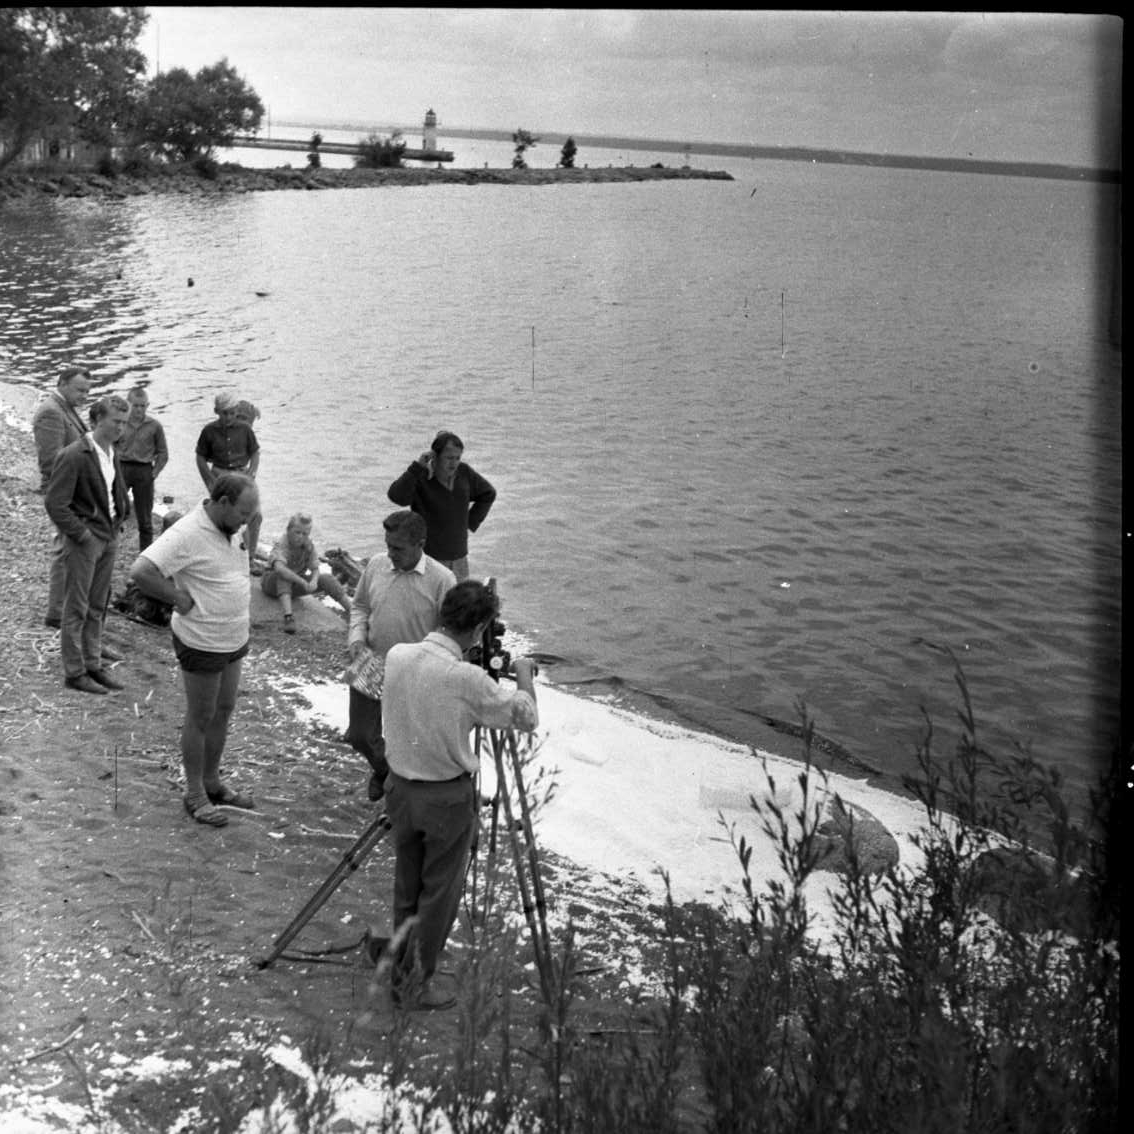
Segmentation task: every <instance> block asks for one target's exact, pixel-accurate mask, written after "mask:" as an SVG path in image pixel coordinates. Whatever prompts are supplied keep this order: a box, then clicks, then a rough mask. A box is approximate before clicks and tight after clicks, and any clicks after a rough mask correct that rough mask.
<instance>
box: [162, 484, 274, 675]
mask: <svg viewBox="0 0 1134 1134" xmlns="http://www.w3.org/2000/svg"><path fill="white" fill-rule="evenodd" d="M240 543H241V541H240V539H239V537H238V536H226V535H225V534H224V533H223V532H222V531H221V530H220V528H218V527H217V526H216V524H214V523H213V521H212V520H210V519H209V514H208V512H206V511H205V505H204V504H203V503H201V504H198V505H197V507H196V508H194V509H193V511H192V512H189V513H188V514H187V515H185V516H183V517H182V518H181V519H180V520H178V521H177V523H176V524H174V525H173V527H171V528H170V529H169V531H167V532H163V533H162V534H161V535H160V536H158V538H157V539H155V540H154V542H153V543H151V544H150V546H149V547H147V548H146V550H145V551H143V552H142V554H143V555H144V556H145V557H146V558H147V559H148V560H149V561H150V562H151V563H152V564H153V565H154V566H155V567H156V568H157V569H158V570H159V571H160V572H161V573H162V574H163V575H165V576H166V578H169V579H173V580H174V581H175V582H176V583H178V584H179V585H180V586H181V587H183V588H184V589H185V590H187V591H188V592H189V594H190V595H192V597H193V606H192V607H191V608H190V609H189V613H188V614H178V613H177V611H174V613H173V618H172V619H171V620H170V629H172V630H173V632H174V634H176V635H177V636H178V638H180V639H181V641H183V642H184V643H185V644H186V645H187V646H191V647H192V648H193V649H195V650H207V651H209V652H210V653H216V654H223V653H229V652H231V651H232V650H239V649H240V647H241V646H243V645H244V643H245V642H247V641H248V627H249V621H250V619H249V616H248V604H249V602H250V600H251V597H252V588H251V586H250V584H249V581H248V552H247V551H245V550H244V548H243V547H241V546H240Z"/></svg>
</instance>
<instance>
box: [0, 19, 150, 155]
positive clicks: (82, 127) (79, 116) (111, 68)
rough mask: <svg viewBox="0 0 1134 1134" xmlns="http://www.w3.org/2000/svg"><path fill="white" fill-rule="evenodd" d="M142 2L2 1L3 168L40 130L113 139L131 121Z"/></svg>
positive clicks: (139, 67) (104, 141) (140, 71)
mask: <svg viewBox="0 0 1134 1134" xmlns="http://www.w3.org/2000/svg"><path fill="white" fill-rule="evenodd" d="M148 19H149V17H148V16H147V15H146V13H145V10H144V9H143V8H137V7H117V8H93V7H92V8H0V142H3V143H4V150H3V152H2V153H0V169H2V168H3V167H4V166H6V165H7V164H8V163H9V162H11V161H14V160H15V159H16V158H17V157H18V156H19V155H20V153H21V152H22V151H23V150H24V148H25V147H26V146H27V144H28V142H30V141H31V140H32V138H34V137H35V136H36V135H37V134H39V133H43V132H46V131H49V130H60V131H62V130H68V129H70V130H74V131H75V133H76V135H77V136H78V137H79V138H81V139H83V140H85V141H88V142H91V143H92V144H94V145H103V146H107V147H109V146H110V144H111V143H112V142H113V140H114V138H115V136H116V134H117V132H118V131H119V130H120V129H121V128H123V127H124V126H127V125H129V123H130V120H131V119H132V116H133V111H134V108H135V106H136V103H137V97H138V94H139V92H140V90H141V87H142V79H143V76H144V75H145V70H146V58H145V56H144V55H143V54H142V53H141V51H139V50H138V48H137V40H138V37H139V36H140V35H141V34H142V30H143V29H144V28H145V25H146V21H147V20H148Z"/></svg>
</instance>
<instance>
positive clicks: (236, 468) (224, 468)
mask: <svg viewBox="0 0 1134 1134" xmlns="http://www.w3.org/2000/svg"><path fill="white" fill-rule="evenodd" d="M247 467H248V462H247V461H245V462H244V464H242V465H218V464H217V463H216V461H214V462H213V468H214V469H220V471H221V472H243V471H244V470H245V469H246V468H247Z"/></svg>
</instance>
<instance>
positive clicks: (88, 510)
mask: <svg viewBox="0 0 1134 1134" xmlns="http://www.w3.org/2000/svg"><path fill="white" fill-rule="evenodd" d="M129 412H130V407H129V406H128V405H127V403H126V399H125V398H120V397H118V396H117V395H111V396H110V397H106V398H101V399H100V400H99V401H97V402H95V404H94V405H93V406H92V407H91V423H92V426H93V429H92V431H91V432H90V433H88V434H87V435H86V436H84V437H80V438H79V440H78V441H75V442H73V443H72V444H70V445H68V446H67V447H66V448H65V449H63V450H62V451H61V452H60V453H59V455H58V456H57V457H56V458H55V464H54V466H53V467H52V470H51V477H50V479H49V480H48V482H47V491H46V495H45V498H44V507H45V508H46V509H47V514H48V515H49V516H50V517H51V521H52V523H54V524H55V526H56V527H57V528H58V529H59V531H60V533H61V534H62V537H63V568H64V574H63V625H62V627H61V631H60V638H59V649H60V653H61V654H62V655H63V679H64V684H65V685H67V687H68V688H70V689H78V690H81V691H82V692H83V693H106V692H107V691H108V690H110V689H121V688H123V686H122V684H121V682H119V681H117V680H116V679H115V678H113V677H111V676H110V675H109V674H108V673H107V672H106V670H104V669H103V668H102V624H103V619H104V618H105V616H106V606H107V601H108V599H109V598H110V584H111V579H112V576H113V573H114V557H115V553H116V552H117V551H118V533H119V531H120V530H121V528H122V525H123V523H125V521H126V516H127V514H128V511H129V501H128V499H127V496H126V482H125V480H124V479H123V477H122V470H121V468H120V466H119V464H118V456H117V454H116V453H115V450H114V443H115V442H116V441H117V440H118V438H119V437H121V436H122V429H123V427H124V426H125V424H126V417H127V415H128V414H129Z"/></svg>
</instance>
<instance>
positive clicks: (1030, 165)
mask: <svg viewBox="0 0 1134 1134" xmlns="http://www.w3.org/2000/svg"><path fill="white" fill-rule="evenodd" d="M276 126H278V127H281V128H284V129H289V128H294V129H299V128H301V127H302V128H306V127H307V126H309V124H305V123H299V122H294V121H292V122H277V123H276ZM320 129H324V130H339V131H341V132H349V131H352V130H360V131H362V132H366V131H367V130H369V129H370V127H356V126H354V125H351V124H339V125H336V124H333V123H328V124H326V125H324V126H322V127H320ZM385 129H386V131H387V132H389V131H395V130H398V131H400V132H401V133H403V134H405V135H407V136H408V135H409V134H411V133H414V132H416V131H420V129H421V128H420V126H417V127H396V126H394V127H387V128H385ZM535 133H536V134H537V136H538V138H539V140H540V142H541V143H542V144H544V145H547V146H558V145H562V143H563V142H565V141H566V140H567V138H568V135H567V134H562V133H554V132H547V133H542V132H539V131H536V132H535ZM438 136H439V138H441V139H444V138H446V137H449V138H464V139H468V140H474V141H475V140H479V141H486V142H510V141H511V140H512V133H511V132H510V131H508V130H491V129H488V128H483V129H482V128H461V127H452V126H450V127H446V128H444V129H443V130H439V131H438ZM570 137H571V138H573V139H574V141H575V143H576V145H577V146H578V147H579V149H580V150H582V149H586V148H588V147H594V148H597V149H606V150H644V151H648V152H650V153H674V154H690V155H696V156H697V157H727V158H751V159H753V160H760V161H804V162H815V163H818V164H828V165H832V164H833V165H868V166H875V167H877V168H880V169H916V170H922V171H925V172H932V173H984V174H994V175H997V176H1000V177H1041V178H1050V179H1052V180H1056V181H1102V182H1107V183H1112V184H1117V183H1120V182H1121V181H1122V170H1121V169H1108V168H1104V167H1099V166H1087V165H1062V164H1060V163H1058V162H1037V161H1004V160H1001V159H995V158H971V157H970V158H959V157H924V156H921V155H919V154H889V153H872V152H868V151H864V150H830V149H819V148H816V147H812V146H767V145H752V144H749V143H742V142H676V141H673V140H672V139H669V140H663V139H651V138H621V137H615V136H612V135H600V134H572V135H570Z"/></svg>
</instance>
